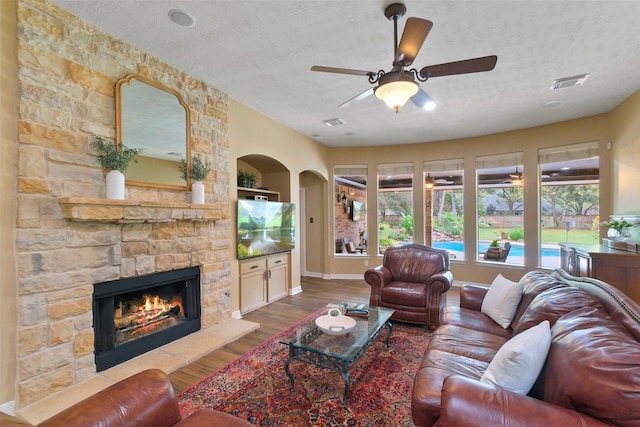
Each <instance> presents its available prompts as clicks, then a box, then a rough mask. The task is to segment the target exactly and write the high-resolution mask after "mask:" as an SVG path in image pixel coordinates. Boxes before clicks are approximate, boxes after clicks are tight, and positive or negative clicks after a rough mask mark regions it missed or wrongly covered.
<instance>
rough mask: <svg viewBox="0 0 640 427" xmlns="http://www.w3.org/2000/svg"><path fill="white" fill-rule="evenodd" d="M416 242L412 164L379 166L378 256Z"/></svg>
mask: <svg viewBox="0 0 640 427" xmlns="http://www.w3.org/2000/svg"><path fill="white" fill-rule="evenodd" d="M408 243H413V165H412V164H386V165H378V253H379V254H383V253H384V251H385V250H386V249H387V248H388V247H390V246H398V245H402V244H408Z"/></svg>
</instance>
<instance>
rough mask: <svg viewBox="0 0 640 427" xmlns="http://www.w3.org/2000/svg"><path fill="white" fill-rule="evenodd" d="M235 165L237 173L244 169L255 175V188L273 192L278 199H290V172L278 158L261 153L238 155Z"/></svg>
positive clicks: (288, 200)
mask: <svg viewBox="0 0 640 427" xmlns="http://www.w3.org/2000/svg"><path fill="white" fill-rule="evenodd" d="M237 166H238V169H237V170H238V173H240V171H245V172H249V173H254V174H255V175H256V178H257V179H256V183H255V188H254V189H255V190H258V189H259V190H265V191H269V192H275V193H278V200H279V201H281V202H290V201H291V172H290V171H289V169H287V167H286V166H284V165H283V164H282V163H280V162H279V161H278V160H276V159H274V158H272V157H269V156H264V155H261V154H249V155H246V156H242V157H239V158H238V160H237ZM238 187H241V185H238ZM257 193H258V192H256V194H257ZM274 197H275V196H274Z"/></svg>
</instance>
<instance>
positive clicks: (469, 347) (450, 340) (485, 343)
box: [428, 325, 508, 363]
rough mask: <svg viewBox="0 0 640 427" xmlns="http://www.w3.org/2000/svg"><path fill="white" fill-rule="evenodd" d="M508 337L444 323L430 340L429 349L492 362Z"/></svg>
mask: <svg viewBox="0 0 640 427" xmlns="http://www.w3.org/2000/svg"><path fill="white" fill-rule="evenodd" d="M507 340H508V338H505V337H501V336H498V335H493V334H490V333H486V332H481V331H478V330H473V329H468V328H465V327H462V326H456V325H442V326H440V327H439V328H438V329H436V330H435V332H434V333H433V335H432V336H431V339H430V340H429V347H428V349H429V350H439V351H444V352H447V353H453V354H457V355H460V356H464V357H470V358H472V359H476V360H482V361H484V362H487V363H489V362H491V361H492V360H493V358H494V356H495V355H496V353H497V352H498V350H500V347H502V346H503V345H504V343H506V342H507Z"/></svg>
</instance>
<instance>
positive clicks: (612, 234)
mask: <svg viewBox="0 0 640 427" xmlns="http://www.w3.org/2000/svg"><path fill="white" fill-rule="evenodd" d="M600 225H604V226H605V227H607V228H608V230H607V237H609V238H610V239H611V240H626V239H628V238H629V237H631V230H629V228H631V227H633V224H631V223H630V222H629V221H627V220H626V219H624V218H620V219H619V220H618V219H611V220H610V221H605V222H602V223H601V224H600Z"/></svg>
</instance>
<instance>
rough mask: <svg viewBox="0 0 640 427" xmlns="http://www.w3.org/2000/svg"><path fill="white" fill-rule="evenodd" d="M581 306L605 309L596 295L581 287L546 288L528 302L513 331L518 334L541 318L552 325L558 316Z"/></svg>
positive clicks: (537, 322) (540, 320)
mask: <svg viewBox="0 0 640 427" xmlns="http://www.w3.org/2000/svg"><path fill="white" fill-rule="evenodd" d="M581 307H594V308H598V309H600V310H603V311H604V310H605V308H604V306H603V305H602V303H601V302H600V301H599V300H598V299H597V298H596V297H594V296H593V295H591V294H589V293H588V292H586V291H583V290H582V289H578V288H573V287H570V286H566V287H555V288H551V289H547V290H546V291H544V292H541V293H540V294H538V296H536V297H535V298H534V299H533V301H532V302H531V304H529V306H528V307H527V310H526V311H525V312H524V314H523V315H522V317H520V319H519V320H518V321H517V323H515V324H514V326H513V333H514V334H519V333H520V332H522V331H524V330H526V329H529V328H530V327H532V326H535V325H537V324H539V323H540V322H542V321H543V320H548V321H549V323H550V325H551V326H553V325H554V324H555V323H556V320H558V319H559V318H560V316H562V315H564V314H566V313H569V312H572V311H573V310H576V309H578V308H581Z"/></svg>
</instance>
